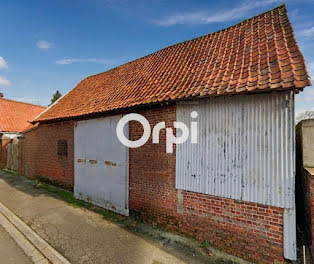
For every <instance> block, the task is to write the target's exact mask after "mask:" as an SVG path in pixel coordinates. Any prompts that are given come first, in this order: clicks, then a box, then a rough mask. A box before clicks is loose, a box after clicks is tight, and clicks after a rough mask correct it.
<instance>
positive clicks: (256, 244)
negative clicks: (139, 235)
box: [24, 5, 310, 263]
mask: <svg viewBox="0 0 314 264" xmlns="http://www.w3.org/2000/svg"><path fill="white" fill-rule="evenodd" d="M308 85H310V80H309V76H308V73H307V71H306V66H305V63H304V58H303V56H302V54H301V52H300V50H299V48H298V46H297V43H296V40H295V38H294V33H293V29H292V26H291V24H290V22H289V19H288V16H287V11H286V8H285V6H284V5H282V6H280V7H278V8H275V9H273V10H271V11H269V12H266V13H263V14H260V15H258V16H255V17H253V18H251V19H248V20H245V21H243V22H241V23H239V24H237V25H235V26H232V27H229V28H227V29H224V30H221V31H218V32H215V33H212V34H208V35H205V36H202V37H199V38H196V39H193V40H189V41H185V42H182V43H179V44H176V45H173V46H170V47H167V48H165V49H162V50H160V51H158V52H155V53H153V54H150V55H147V56H145V57H143V58H140V59H137V60H135V61H132V62H129V63H126V64H124V65H121V66H119V67H117V68H114V69H111V70H109V71H107V72H104V73H100V74H97V75H93V76H89V77H87V78H86V79H84V80H83V81H81V82H80V83H79V84H78V85H77V86H76V87H75V88H74V89H73V90H71V91H70V92H69V93H68V94H66V95H65V96H63V97H62V98H61V99H60V100H59V101H58V102H57V103H55V104H54V105H52V106H51V107H50V108H48V109H47V111H45V112H43V113H42V114H41V115H40V116H38V117H37V118H36V119H35V120H34V121H33V122H34V123H38V124H39V125H38V127H37V128H35V129H33V130H31V131H28V132H27V133H26V134H25V153H26V154H25V164H24V165H25V166H24V168H25V174H27V175H28V176H29V177H47V178H49V179H50V180H52V181H56V182H58V183H60V184H62V185H66V186H69V185H70V186H72V187H73V188H74V194H75V196H76V197H78V198H81V199H85V200H87V201H90V202H92V203H95V204H97V205H100V206H103V207H105V208H108V209H110V210H113V211H116V212H119V213H121V214H125V215H128V214H129V212H131V213H134V214H136V215H138V216H140V217H141V218H143V219H144V220H147V221H151V222H153V223H159V224H162V225H164V226H166V227H167V228H169V229H171V230H175V231H177V232H181V233H183V234H186V235H189V236H192V237H195V238H197V239H198V240H199V241H203V240H207V241H208V242H210V243H211V244H212V245H214V246H216V247H218V248H221V249H224V250H226V251H228V252H230V253H232V254H235V255H238V256H241V257H243V258H245V259H248V260H252V261H257V262H260V263H272V262H273V261H274V260H279V261H283V260H284V257H285V258H288V259H295V258H296V223H295V199H294V198H295V197H294V179H295V175H294V174H295V167H294V154H295V147H294V94H295V93H297V92H299V91H301V90H302V89H303V88H304V87H306V86H308ZM192 111H196V112H197V113H198V117H195V115H192V116H191V115H190V114H191V112H192ZM128 113H138V114H141V115H142V116H144V117H145V118H146V119H147V120H148V122H149V124H150V125H151V127H152V128H153V127H154V126H155V125H156V124H157V123H159V122H165V127H166V128H167V133H166V131H165V129H161V130H160V140H159V144H156V142H155V141H154V142H155V143H153V141H152V138H151V137H150V138H149V139H148V141H147V143H146V144H145V145H143V146H142V147H139V148H130V149H128V148H127V147H125V146H123V145H122V144H121V143H120V142H119V140H118V139H117V135H116V127H117V124H118V123H119V120H121V117H123V116H124V115H126V114H128ZM193 116H194V117H193ZM174 121H180V122H183V123H185V124H187V125H190V124H192V122H193V121H197V126H198V131H197V138H198V143H197V144H194V143H193V144H192V143H191V140H190V138H189V139H188V140H187V141H185V142H184V143H182V144H178V145H174V149H173V153H166V136H167V134H168V132H169V131H170V132H171V130H169V129H170V128H171V129H173V131H174V134H177V136H180V132H179V131H176V130H175V127H174V126H175V125H174ZM124 134H125V135H126V136H127V135H128V136H129V139H130V140H137V139H139V138H140V137H141V136H142V134H143V127H142V125H141V124H140V123H139V122H137V121H131V122H130V123H128V124H127V125H126V126H125V127H124ZM35 142H36V143H37V145H36V144H35Z"/></svg>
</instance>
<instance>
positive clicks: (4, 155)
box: [0, 139, 11, 169]
mask: <svg viewBox="0 0 314 264" xmlns="http://www.w3.org/2000/svg"><path fill="white" fill-rule="evenodd" d="M10 141H11V139H2V140H1V160H0V163H1V164H0V165H1V168H2V169H6V168H7V145H8V144H9V143H10Z"/></svg>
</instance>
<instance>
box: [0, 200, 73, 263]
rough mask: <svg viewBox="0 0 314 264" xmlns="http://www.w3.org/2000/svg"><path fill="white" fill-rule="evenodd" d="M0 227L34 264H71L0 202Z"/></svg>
mask: <svg viewBox="0 0 314 264" xmlns="http://www.w3.org/2000/svg"><path fill="white" fill-rule="evenodd" d="M0 225H1V226H2V227H3V228H4V229H5V230H6V231H7V232H8V233H9V235H10V236H11V237H12V238H13V239H14V240H15V242H16V243H17V244H18V245H19V246H20V248H21V249H22V250H23V251H24V252H25V254H26V255H27V256H29V257H30V258H31V259H32V261H33V263H36V264H49V263H52V264H71V263H70V262H69V261H68V260H67V259H65V258H64V257H63V256H62V255H61V254H60V253H59V252H58V251H56V250H55V249H54V248H53V247H52V246H50V245H49V244H48V243H47V242H46V241H45V240H44V239H42V238H41V237H40V236H39V235H38V234H37V233H36V232H35V231H34V230H33V229H31V228H30V227H29V226H28V225H26V224H25V223H24V222H23V221H22V220H21V219H20V218H19V217H18V216H16V215H15V214H14V213H13V212H12V211H10V210H9V209H8V208H7V207H6V206H5V205H4V204H2V203H1V202H0Z"/></svg>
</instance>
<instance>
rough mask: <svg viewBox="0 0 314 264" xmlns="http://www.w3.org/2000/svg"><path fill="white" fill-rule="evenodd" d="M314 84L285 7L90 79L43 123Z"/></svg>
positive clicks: (299, 87)
mask: <svg viewBox="0 0 314 264" xmlns="http://www.w3.org/2000/svg"><path fill="white" fill-rule="evenodd" d="M308 85H311V82H310V80H309V76H308V73H307V71H306V67H305V63H304V58H303V55H302V54H301V52H300V50H299V47H298V45H297V43H296V40H295V37H294V33H293V29H292V26H291V24H290V22H289V19H288V16H287V10H286V7H285V5H282V6H279V7H277V8H275V9H273V10H270V11H268V12H266V13H263V14H260V15H258V16H255V17H253V18H251V19H249V20H245V21H243V22H241V23H239V24H237V25H235V26H232V27H229V28H227V29H224V30H221V31H218V32H215V33H212V34H208V35H205V36H202V37H199V38H196V39H192V40H189V41H185V42H182V43H179V44H176V45H173V46H170V47H167V48H165V49H162V50H160V51H158V52H155V53H153V54H150V55H148V56H145V57H143V58H140V59H137V60H135V61H132V62H129V63H126V64H124V65H121V66H119V67H117V68H114V69H111V70H109V71H107V72H104V73H100V74H97V75H93V76H90V77H87V78H86V79H84V80H83V81H81V82H80V83H79V84H78V85H77V86H76V87H75V88H74V89H73V90H72V91H70V92H69V93H68V94H67V95H66V96H64V97H63V98H62V99H61V100H60V101H59V102H58V103H57V104H55V105H54V106H52V107H51V108H50V109H48V111H46V112H45V113H43V114H42V115H41V116H40V117H39V118H37V120H36V121H40V122H42V121H47V120H53V119H64V118H73V117H77V116H84V115H91V114H95V113H103V112H107V111H112V110H119V109H123V108H130V107H133V106H139V105H145V104H152V103H158V102H165V101H173V100H182V99H187V98H193V97H208V96H218V95H230V94H235V93H243V92H244V93H248V92H264V91H271V90H288V89H302V88H304V87H305V86H308Z"/></svg>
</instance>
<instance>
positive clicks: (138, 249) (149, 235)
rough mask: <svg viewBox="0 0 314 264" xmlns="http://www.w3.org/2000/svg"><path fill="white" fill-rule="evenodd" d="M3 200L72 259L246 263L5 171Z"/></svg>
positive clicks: (1, 177) (0, 180)
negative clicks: (112, 216)
mask: <svg viewBox="0 0 314 264" xmlns="http://www.w3.org/2000/svg"><path fill="white" fill-rule="evenodd" d="M0 202H2V203H3V204H4V205H5V206H6V207H8V208H9V209H10V210H11V211H12V212H13V213H15V214H16V215H17V216H18V217H19V218H20V219H22V220H23V221H24V222H25V223H26V224H27V225H29V226H30V227H31V228H32V229H33V230H34V231H35V232H36V233H37V234H38V235H39V236H41V237H42V238H43V239H44V240H46V241H47V242H48V243H49V244H50V245H51V246H52V247H54V248H55V249H56V250H57V251H58V252H59V253H61V254H62V255H63V256H64V257H65V258H67V259H68V260H69V261H70V262H71V263H73V264H74V263H101V264H104V263H123V264H124V263H136V264H137V263H149V264H161V263H165V264H166V263H167V264H168V263H169V264H171V263H246V262H244V261H242V260H240V259H238V258H235V257H232V256H230V255H227V254H223V253H221V252H219V251H216V250H210V252H211V253H210V255H212V256H211V257H210V256H208V254H206V253H204V252H203V250H201V248H200V247H199V246H198V244H197V243H196V242H193V241H191V240H189V239H186V238H181V237H180V236H176V235H173V234H170V233H167V232H162V231H156V230H153V229H152V228H151V227H150V226H148V225H145V224H138V225H141V227H140V228H134V222H133V223H132V224H130V225H129V226H128V225H127V224H125V223H127V221H125V223H124V226H123V225H121V224H119V223H115V222H111V221H108V220H106V219H104V218H103V217H102V215H101V214H97V213H95V212H92V211H90V210H87V209H84V208H75V207H73V206H70V205H69V204H68V203H66V202H65V201H64V200H62V199H61V198H59V197H58V196H57V195H55V194H52V193H50V192H48V191H45V190H43V189H40V188H36V183H35V182H34V181H31V180H28V179H26V178H24V177H20V176H15V175H11V174H8V173H4V172H2V171H0ZM130 221H132V220H130ZM152 230H153V231H152Z"/></svg>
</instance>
